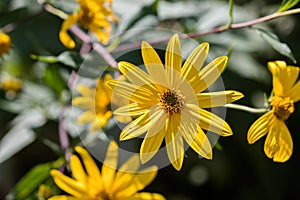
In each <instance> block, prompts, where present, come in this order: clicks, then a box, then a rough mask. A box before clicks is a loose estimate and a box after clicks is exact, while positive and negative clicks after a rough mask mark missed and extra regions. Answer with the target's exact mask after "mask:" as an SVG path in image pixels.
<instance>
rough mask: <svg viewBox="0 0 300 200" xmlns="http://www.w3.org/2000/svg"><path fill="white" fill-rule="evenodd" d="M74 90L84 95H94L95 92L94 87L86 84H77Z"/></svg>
mask: <svg viewBox="0 0 300 200" xmlns="http://www.w3.org/2000/svg"><path fill="white" fill-rule="evenodd" d="M76 90H77V91H78V92H79V93H80V94H81V95H82V96H86V97H91V98H93V97H94V94H95V89H94V88H90V87H88V86H86V85H77V86H76Z"/></svg>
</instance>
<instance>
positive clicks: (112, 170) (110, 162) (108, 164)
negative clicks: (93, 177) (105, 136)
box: [101, 141, 118, 191]
mask: <svg viewBox="0 0 300 200" xmlns="http://www.w3.org/2000/svg"><path fill="white" fill-rule="evenodd" d="M117 165H118V145H117V143H116V142H115V141H111V142H110V143H109V145H108V148H107V152H106V156H105V159H104V162H103V165H102V170H101V173H102V180H103V184H104V187H105V188H106V191H109V190H110V189H111V187H112V185H113V183H114V179H115V174H116V169H117Z"/></svg>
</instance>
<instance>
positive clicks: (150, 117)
mask: <svg viewBox="0 0 300 200" xmlns="http://www.w3.org/2000/svg"><path fill="white" fill-rule="evenodd" d="M208 48H209V45H208V43H203V44H201V45H199V46H198V47H197V48H196V49H195V50H194V51H193V52H192V53H191V55H190V56H189V57H188V58H187V60H186V61H185V63H184V65H183V66H181V65H182V56H181V46H180V41H179V37H178V35H177V34H175V35H174V36H173V37H172V38H171V39H170V40H169V43H168V46H167V49H166V54H165V64H164V65H163V64H162V62H161V60H160V58H159V56H158V54H157V53H156V51H155V50H154V49H153V48H152V46H151V45H150V44H148V43H147V42H142V46H141V49H142V57H143V61H144V64H145V68H146V70H147V72H148V74H147V73H145V72H144V71H143V70H141V69H140V68H138V67H137V66H135V65H133V64H131V63H128V62H120V63H119V64H118V67H119V70H120V71H121V72H122V74H123V75H124V76H125V77H126V78H127V79H128V80H129V81H130V82H131V83H128V82H125V81H116V80H112V81H109V82H108V84H109V85H110V86H111V87H112V88H114V92H115V93H116V94H118V95H122V96H123V97H124V98H125V99H127V100H128V104H127V105H124V106H122V107H119V108H118V109H116V110H115V111H114V114H116V115H117V116H131V117H137V118H136V119H135V120H134V121H132V122H131V123H130V124H128V125H127V126H126V127H125V128H124V129H123V130H122V132H121V135H120V140H128V139H131V138H135V137H138V136H140V135H142V134H144V133H145V132H147V133H146V136H145V138H144V140H143V143H142V145H141V148H140V159H141V161H142V163H145V162H147V161H149V160H150V159H151V158H152V157H153V156H154V155H155V154H156V153H157V151H158V150H159V148H160V146H161V144H162V142H163V140H164V139H165V143H166V149H167V154H168V157H169V160H170V161H171V163H172V164H173V166H174V168H175V169H177V170H180V169H181V167H182V163H183V157H184V142H183V141H184V140H185V141H186V142H187V143H188V144H189V145H190V147H191V148H192V149H194V150H195V151H196V152H197V153H198V154H200V155H201V156H202V157H205V158H208V159H211V158H212V147H211V145H210V142H209V140H208V138H207V137H206V134H205V133H204V131H203V130H202V129H204V130H210V131H213V132H215V133H217V134H219V135H221V136H229V135H232V130H231V128H230V127H229V125H228V124H227V123H226V122H225V121H224V120H222V119H221V118H220V117H218V116H216V115H214V114H213V113H211V112H208V111H206V110H204V109H203V108H211V107H215V106H221V105H224V104H226V103H230V102H233V101H235V100H237V99H240V98H241V97H243V95H242V94H241V93H239V92H236V91H221V92H211V93H206V92H203V91H204V90H205V89H207V88H208V87H209V86H210V85H211V84H212V83H213V82H214V81H215V80H216V79H217V78H218V77H219V76H220V74H221V72H222V71H223V69H224V68H225V66H226V63H227V57H226V56H222V57H219V58H217V59H215V60H214V61H212V62H211V63H209V64H208V65H207V66H205V67H204V68H202V65H203V63H204V62H205V59H206V56H207V53H208ZM201 68H202V69H201Z"/></svg>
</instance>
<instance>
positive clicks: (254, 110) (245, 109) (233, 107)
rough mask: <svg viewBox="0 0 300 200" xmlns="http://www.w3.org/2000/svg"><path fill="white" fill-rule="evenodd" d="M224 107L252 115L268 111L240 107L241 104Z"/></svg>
mask: <svg viewBox="0 0 300 200" xmlns="http://www.w3.org/2000/svg"><path fill="white" fill-rule="evenodd" d="M224 107H226V108H232V109H236V110H243V111H246V112H250V113H265V112H267V111H268V110H267V109H266V108H251V107H248V106H244V105H239V104H231V103H230V104H226V105H224Z"/></svg>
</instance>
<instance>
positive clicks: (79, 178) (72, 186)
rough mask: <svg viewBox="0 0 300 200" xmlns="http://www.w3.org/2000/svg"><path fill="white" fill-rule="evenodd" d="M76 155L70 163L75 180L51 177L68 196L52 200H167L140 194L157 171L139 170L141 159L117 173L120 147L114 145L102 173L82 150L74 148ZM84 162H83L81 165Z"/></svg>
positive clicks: (55, 173)
mask: <svg viewBox="0 0 300 200" xmlns="http://www.w3.org/2000/svg"><path fill="white" fill-rule="evenodd" d="M75 150H76V152H77V153H78V154H79V155H80V157H81V159H79V157H78V156H77V155H75V154H73V155H72V157H71V160H70V167H71V171H72V175H73V177H74V178H70V177H67V176H65V175H64V174H62V173H61V172H59V171H58V170H51V172H50V174H51V176H52V177H53V180H54V182H55V183H56V185H57V186H58V187H60V188H61V189H62V190H64V191H65V192H67V193H68V194H69V195H71V196H68V195H59V196H53V197H51V198H49V200H164V199H165V198H164V197H163V196H162V195H160V194H157V193H148V192H139V191H140V190H143V189H144V188H145V187H146V186H147V185H149V184H150V183H151V182H152V181H153V180H154V178H155V176H156V174H157V167H156V166H150V167H147V168H145V169H142V170H139V168H140V162H139V158H138V156H132V157H131V158H129V159H128V160H127V161H126V162H125V163H124V164H123V165H121V167H120V168H119V170H118V171H116V169H117V165H118V146H117V144H116V142H114V141H113V142H111V143H110V145H109V147H108V150H107V153H106V158H105V160H104V164H103V166H102V171H101V173H100V171H99V169H98V167H97V165H96V163H95V162H94V160H93V159H92V157H91V156H90V155H89V153H88V152H87V151H86V150H85V149H84V148H82V147H79V146H77V147H75ZM81 161H82V162H81Z"/></svg>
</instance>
